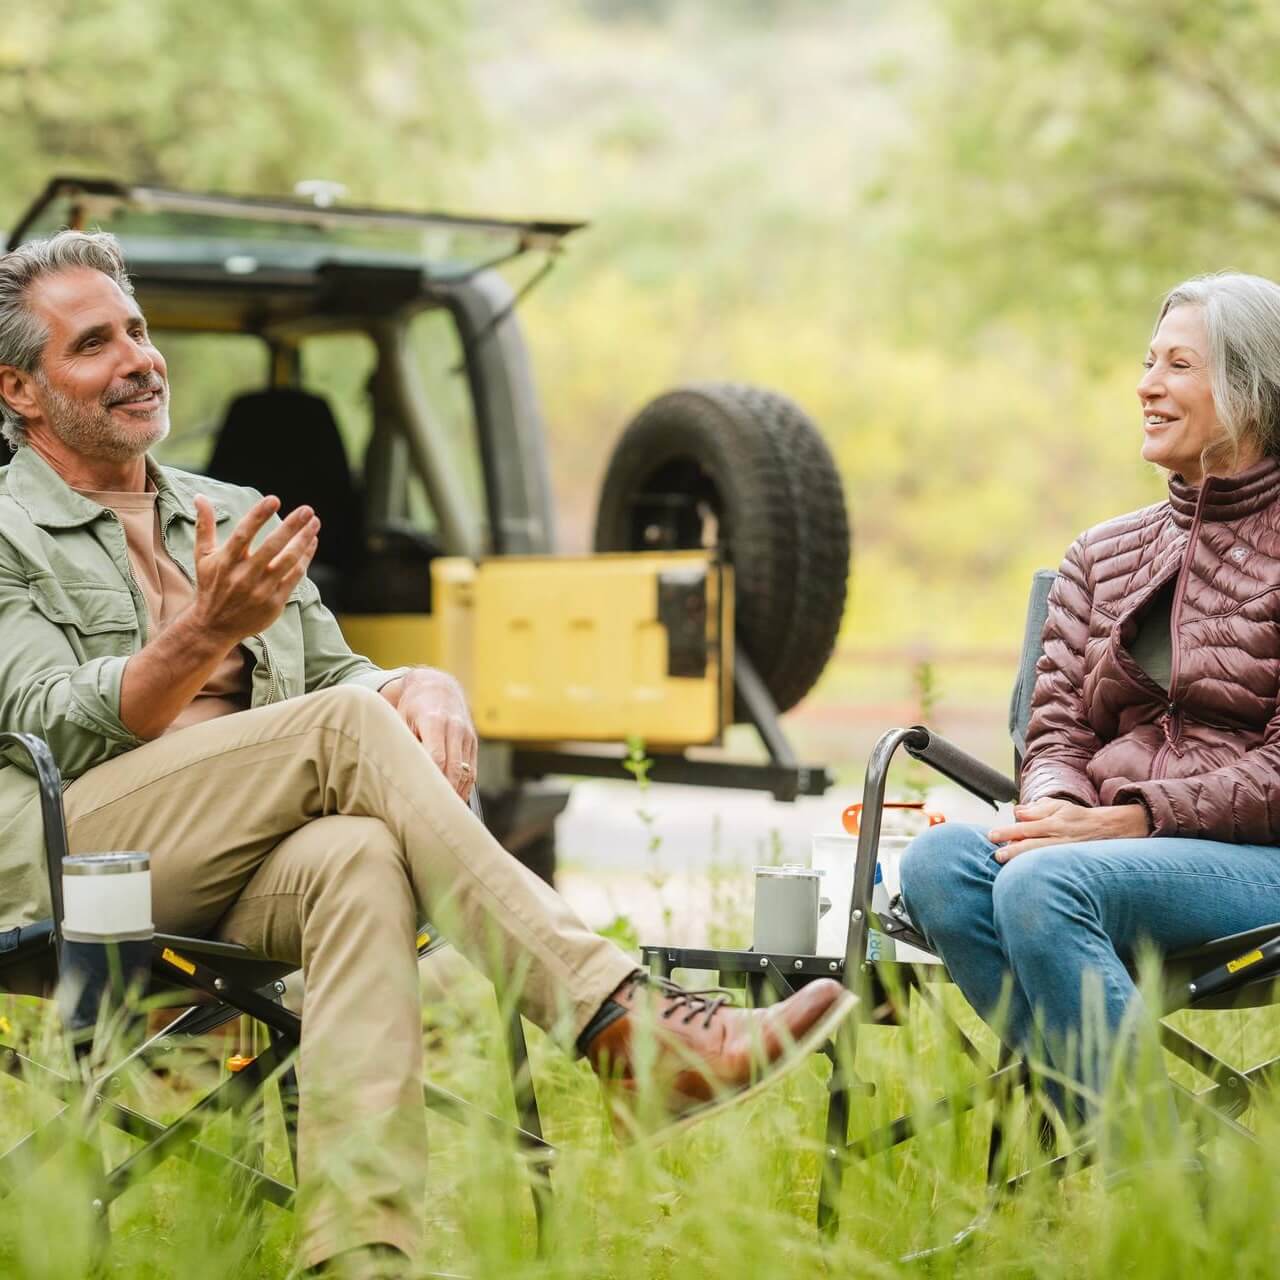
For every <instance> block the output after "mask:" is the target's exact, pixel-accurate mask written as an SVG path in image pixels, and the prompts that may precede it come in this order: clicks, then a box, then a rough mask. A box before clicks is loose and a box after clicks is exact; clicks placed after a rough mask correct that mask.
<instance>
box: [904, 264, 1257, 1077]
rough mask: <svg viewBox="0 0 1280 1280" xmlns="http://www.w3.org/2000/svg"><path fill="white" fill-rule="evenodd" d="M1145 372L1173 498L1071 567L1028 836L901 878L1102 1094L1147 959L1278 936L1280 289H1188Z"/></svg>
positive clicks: (1058, 586) (996, 987)
mask: <svg viewBox="0 0 1280 1280" xmlns="http://www.w3.org/2000/svg"><path fill="white" fill-rule="evenodd" d="M1145 368H1146V371H1145V373H1144V374H1143V376H1142V379H1141V381H1140V382H1139V383H1138V388H1137V390H1138V399H1139V400H1140V401H1141V404H1142V413H1143V443H1142V456H1143V457H1144V458H1145V459H1147V461H1149V462H1153V463H1155V464H1157V465H1158V466H1160V467H1163V468H1164V469H1165V470H1166V471H1167V472H1168V473H1169V497H1168V500H1167V501H1165V502H1161V503H1158V504H1157V505H1155V506H1151V507H1146V508H1144V509H1143V510H1141V511H1135V512H1133V513H1131V514H1129V515H1124V516H1120V517H1118V518H1116V519H1114V520H1110V521H1107V522H1106V523H1105V524H1101V525H1098V526H1097V527H1095V528H1093V529H1090V530H1088V531H1087V532H1085V533H1084V534H1082V535H1081V536H1080V537H1079V538H1078V539H1077V540H1076V542H1075V543H1074V544H1073V546H1072V547H1071V548H1070V550H1069V551H1068V552H1067V556H1066V559H1065V560H1064V561H1063V564H1062V568H1061V571H1060V573H1059V576H1058V579H1057V581H1056V582H1055V584H1054V587H1053V591H1052V593H1051V594H1050V597H1049V614H1048V618H1047V621H1046V623H1045V630H1044V656H1043V657H1042V658H1041V660H1040V664H1039V667H1038V674H1037V680H1036V687H1035V695H1034V699H1033V703H1032V715H1031V723H1030V728H1029V730H1028V735H1027V751H1026V758H1025V761H1024V764H1023V768H1022V778H1021V803H1020V804H1019V805H1017V806H1016V807H1015V808H1014V811H1013V815H1014V821H1013V822H1012V823H1011V824H1009V825H1006V826H999V827H996V828H994V829H992V830H990V831H983V830H982V829H980V828H977V827H968V826H961V825H944V826H939V827H935V828H933V829H932V830H931V831H929V832H928V833H926V834H924V835H922V836H920V837H919V839H917V840H916V841H914V842H913V844H912V845H911V847H910V848H909V849H908V851H907V853H906V856H905V861H904V863H903V868H902V887H903V898H904V900H905V903H906V906H907V909H908V910H909V912H910V914H911V916H912V918H913V919H914V921H915V922H916V924H917V926H919V927H920V928H921V929H922V931H923V932H924V934H925V936H926V937H927V938H928V940H929V942H930V944H931V945H932V946H933V947H934V949H935V950H936V951H937V952H938V954H939V955H940V956H941V957H942V958H943V960H944V961H945V962H946V964H947V967H948V969H949V970H950V972H951V976H952V977H953V978H954V980H955V981H956V983H957V984H958V985H959V986H960V988H961V990H962V991H963V992H964V994H965V996H966V997H967V998H968V1000H969V1001H970V1003H971V1004H972V1005H973V1006H974V1008H975V1009H976V1010H977V1011H978V1012H979V1013H980V1014H982V1015H983V1016H984V1017H985V1018H986V1019H987V1020H988V1021H991V1022H993V1023H995V1024H996V1025H997V1026H998V1029H999V1030H1000V1032H1001V1034H1002V1036H1003V1038H1004V1039H1005V1042H1006V1043H1007V1044H1009V1045H1010V1046H1011V1047H1013V1048H1016V1049H1019V1050H1030V1049H1031V1048H1032V1040H1033V1033H1034V1034H1035V1036H1036V1037H1037V1041H1038V1040H1039V1039H1040V1038H1042V1041H1043V1046H1042V1047H1043V1051H1044V1053H1045V1055H1046V1056H1047V1059H1048V1062H1049V1064H1050V1066H1051V1068H1052V1069H1053V1071H1054V1074H1056V1075H1059V1076H1063V1077H1067V1078H1070V1079H1074V1080H1075V1081H1077V1082H1078V1083H1079V1084H1081V1085H1083V1086H1084V1087H1085V1088H1086V1089H1087V1090H1089V1091H1091V1092H1094V1093H1095V1094H1096V1093H1100V1092H1101V1091H1102V1090H1103V1089H1104V1088H1105V1086H1106V1084H1107V1081H1108V1075H1109V1072H1110V1070H1111V1069H1112V1066H1113V1065H1114V1064H1113V1059H1112V1054H1113V1051H1114V1045H1115V1035H1116V1032H1117V1031H1118V1030H1119V1029H1120V1027H1121V1023H1122V1021H1123V1020H1124V1019H1125V1017H1126V1014H1129V1015H1130V1016H1131V1015H1132V1011H1133V1010H1134V1008H1135V1007H1136V991H1135V987H1134V983H1133V980H1132V978H1131V977H1130V975H1129V972H1128V970H1127V969H1126V965H1125V961H1126V960H1132V958H1133V957H1134V955H1135V954H1136V953H1137V951H1138V950H1139V948H1141V947H1142V946H1143V944H1144V943H1151V944H1154V945H1155V946H1156V947H1158V948H1159V949H1160V950H1162V951H1164V952H1170V951H1176V950H1178V949H1179V948H1182V947H1188V946H1192V945H1195V944H1197V943H1202V942H1205V941H1207V940H1209V939H1211V938H1215V937H1221V936H1223V935H1226V934H1231V933H1236V932H1239V931H1240V930H1244V929H1251V928H1254V927H1257V926H1260V925H1266V924H1269V923H1272V922H1275V921H1280V848H1277V847H1276V846H1277V845H1278V844H1280V708H1278V706H1277V694H1278V692H1280V625H1277V624H1278V623H1280V458H1278V457H1277V455H1278V454H1280V286H1278V285H1276V284H1274V283H1272V282H1271V281H1269V280H1263V279H1261V278H1259V277H1257V276H1247V275H1236V274H1228V275H1218V276H1205V277H1200V278H1198V279H1194V280H1190V281H1188V282H1186V283H1185V284H1182V285H1179V286H1178V287H1177V288H1176V289H1174V290H1173V291H1172V292H1171V293H1170V294H1169V295H1168V297H1167V298H1166V299H1165V302H1164V306H1163V307H1162V309H1161V311H1160V316H1159V320H1158V322H1157V325H1156V330H1155V334H1154V336H1153V338H1152V340H1151V347H1150V350H1149V352H1148V353H1147V358H1146V361H1145ZM1090 988H1093V990H1094V993H1095V995H1096V997H1097V999H1098V1004H1099V1008H1100V1016H1099V1015H1095V1014H1094V1013H1093V1012H1092V1011H1091V1009H1090V1004H1089V1002H1090V1000H1091V999H1092V998H1093V997H1092V996H1090ZM1100 1022H1101V1023H1102V1024H1103V1026H1102V1027H1101V1028H1100V1031H1101V1034H1095V1028H1097V1026H1098V1023H1100Z"/></svg>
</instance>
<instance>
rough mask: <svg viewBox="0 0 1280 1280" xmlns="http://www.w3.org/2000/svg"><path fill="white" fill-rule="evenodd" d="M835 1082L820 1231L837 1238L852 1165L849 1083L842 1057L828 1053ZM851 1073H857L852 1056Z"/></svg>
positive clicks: (852, 1043) (853, 1037) (851, 1045)
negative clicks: (847, 1167) (848, 1166)
mask: <svg viewBox="0 0 1280 1280" xmlns="http://www.w3.org/2000/svg"><path fill="white" fill-rule="evenodd" d="M856 1045H857V1032H856V1028H851V1029H850V1035H849V1040H848V1041H847V1046H848V1051H849V1053H850V1055H852V1054H853V1052H854V1051H855V1049H856ZM828 1056H829V1057H830V1059H831V1078H830V1079H829V1080H828V1081H827V1122H826V1132H825V1134H824V1137H823V1143H822V1178H821V1181H820V1182H819V1184H818V1230H819V1231H821V1232H823V1233H824V1234H826V1235H828V1236H834V1235H835V1233H836V1231H837V1230H838V1229H839V1227H840V1192H841V1189H842V1188H843V1186H844V1169H845V1164H846V1163H847V1161H848V1156H847V1153H846V1150H845V1149H846V1147H847V1146H848V1143H849V1083H848V1080H847V1079H846V1073H845V1070H844V1069H842V1067H841V1063H840V1055H839V1053H837V1052H836V1051H835V1050H828ZM848 1072H849V1073H850V1074H852V1072H853V1060H852V1056H850V1060H849V1065H848Z"/></svg>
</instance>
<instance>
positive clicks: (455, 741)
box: [382, 667, 479, 800]
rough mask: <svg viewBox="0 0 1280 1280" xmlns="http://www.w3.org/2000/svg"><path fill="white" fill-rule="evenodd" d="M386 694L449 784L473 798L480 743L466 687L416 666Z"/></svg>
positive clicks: (441, 674) (465, 795) (442, 675)
mask: <svg viewBox="0 0 1280 1280" xmlns="http://www.w3.org/2000/svg"><path fill="white" fill-rule="evenodd" d="M382 694H383V697H385V698H386V699H387V701H388V702H390V703H391V705H392V706H393V707H395V709H396V710H397V711H398V712H399V713H400V718H401V719H402V720H403V721H404V722H405V724H407V725H408V726H409V728H410V729H411V730H412V731H413V736H414V737H415V738H417V739H418V741H419V742H421V743H422V745H423V746H424V747H426V749H427V752H428V753H429V754H430V756H431V759H432V760H434V761H435V763H436V767H437V768H438V769H439V770H440V772H441V773H443V774H444V776H445V777H446V778H447V779H448V780H449V785H450V786H451V787H452V788H453V789H454V790H455V791H456V792H457V793H458V794H459V795H460V796H461V797H462V798H463V799H464V800H467V799H469V798H470V796H471V788H472V787H474V786H475V783H476V753H477V748H478V745H479V744H478V742H477V740H476V730H475V725H473V724H472V723H471V713H470V712H469V711H468V710H467V700H466V698H465V697H464V696H463V693H462V686H461V685H460V684H459V683H458V682H457V681H456V680H455V679H454V678H453V677H452V676H449V675H445V673H444V672H443V671H431V670H428V669H426V668H420V667H415V668H414V669H413V670H412V671H410V672H408V673H407V674H406V675H404V676H402V677H401V678H400V679H399V680H393V681H392V682H391V683H390V684H389V685H387V686H386V687H385V688H384V689H383V691H382Z"/></svg>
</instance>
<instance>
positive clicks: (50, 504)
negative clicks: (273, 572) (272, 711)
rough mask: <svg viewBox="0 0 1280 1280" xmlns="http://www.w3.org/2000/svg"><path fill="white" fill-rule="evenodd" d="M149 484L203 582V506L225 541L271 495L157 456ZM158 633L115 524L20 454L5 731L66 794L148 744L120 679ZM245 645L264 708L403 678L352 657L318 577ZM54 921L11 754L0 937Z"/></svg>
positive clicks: (3, 614) (0, 572) (12, 497)
mask: <svg viewBox="0 0 1280 1280" xmlns="http://www.w3.org/2000/svg"><path fill="white" fill-rule="evenodd" d="M147 472H148V474H149V475H150V477H151V480H152V483H153V484H154V485H155V487H156V490H157V492H158V495H159V496H158V499H157V508H158V510H159V513H160V528H161V532H162V534H163V537H164V544H165V547H166V548H167V550H168V552H169V554H170V555H171V556H172V557H173V558H174V560H176V561H177V562H178V564H179V565H180V566H181V567H182V568H183V569H184V570H185V571H186V572H187V574H188V575H190V576H191V578H192V580H193V581H194V578H195V563H194V557H195V529H196V509H195V503H194V500H193V499H194V497H195V495H196V494H197V493H203V494H206V495H207V496H208V497H209V499H210V500H211V501H212V503H213V507H214V512H215V514H216V516H217V526H218V541H219V542H223V541H225V539H226V537H227V534H228V533H229V532H230V530H231V529H232V528H233V527H234V525H235V523H236V521H238V520H239V519H240V517H241V516H242V515H243V514H244V513H245V512H246V511H248V509H249V508H250V507H251V506H253V504H254V503H255V502H256V501H257V500H258V498H259V497H260V496H261V495H260V494H258V493H257V492H255V491H254V490H253V489H245V488H240V487H238V486H236V485H228V484H222V483H220V482H219V481H217V480H210V479H208V478H207V477H205V476H197V475H191V474H189V473H187V472H184V471H175V470H173V469H172V468H170V467H161V466H159V465H157V464H156V463H154V462H152V461H151V459H149V458H148V459H147ZM272 523H273V524H274V523H276V521H275V520H274V518H273V521H272ZM147 631H148V620H147V609H146V604H145V602H144V600H143V597H142V593H141V592H140V591H139V589H138V585H137V582H136V581H135V580H134V577H133V572H132V570H131V569H130V567H129V556H128V552H127V550H126V547H125V537H124V529H123V528H122V527H121V525H120V521H119V519H118V517H117V516H116V514H115V512H113V511H110V510H108V509H107V508H105V507H100V506H99V505H98V504H97V503H96V502H91V501H89V499H87V498H85V497H82V496H81V495H80V494H78V493H76V492H75V490H74V489H72V488H70V486H68V485H67V484H66V482H65V481H63V479H62V478H61V477H60V476H59V475H58V474H57V472H56V471H54V470H53V468H52V467H50V466H49V465H48V463H46V462H45V461H44V460H43V459H42V458H41V457H40V455H39V454H38V453H36V452H35V451H34V450H33V449H30V448H22V449H19V450H18V452H17V454H16V455H15V457H14V460H13V462H12V463H11V464H10V465H9V466H7V467H3V468H0V729H5V730H8V731H10V732H26V733H33V734H35V735H37V736H38V737H41V738H43V739H44V740H45V741H46V742H47V743H48V744H49V747H50V748H51V750H52V751H53V756H54V759H55V760H56V761H57V763H58V768H59V769H60V770H61V772H62V780H63V785H64V786H66V784H67V783H70V782H72V781H74V780H75V779H76V778H78V777H79V776H80V775H81V774H82V773H84V772H85V771H86V770H88V769H92V768H93V767H94V765H97V764H101V763H102V762H103V761H104V760H110V759H111V758H112V757H113V756H116V755H119V754H120V753H121V752H122V751H129V750H131V749H132V748H133V747H137V746H141V745H142V739H140V738H137V737H135V736H134V735H133V734H132V733H130V732H129V730H128V729H126V728H125V726H124V725H123V724H122V723H121V721H120V681H121V677H122V675H123V672H124V667H125V663H126V662H127V661H128V659H129V657H130V655H131V654H134V653H136V652H137V651H138V650H139V649H140V648H141V647H142V646H143V645H144V644H145V643H146V642H147V638H148V637H147ZM244 646H245V648H246V649H248V651H249V653H250V654H251V655H252V659H253V668H252V672H253V684H252V699H251V705H252V706H254V707H262V706H266V705H267V704H269V703H272V702H281V701H283V700H284V699H285V698H295V697H298V696H299V695H300V694H303V693H311V692H313V691H314V690H317V689H324V688H327V687H329V686H330V685H335V684H361V685H365V686H367V687H368V688H371V689H378V688H381V686H382V685H384V684H386V683H387V682H388V681H389V680H391V679H393V678H394V677H395V676H396V675H398V674H399V672H394V671H384V670H382V669H381V668H379V667H376V666H374V664H373V663H372V662H370V661H369V660H368V659H367V658H362V657H360V656H359V655H358V654H354V653H352V652H351V650H350V649H349V648H348V647H347V645H346V642H345V641H344V640H343V638H342V633H341V632H340V631H339V630H338V624H337V622H336V621H335V620H334V617H333V614H331V613H330V612H329V610H328V609H326V608H325V607H324V605H322V604H321V603H320V595H319V592H318V591H317V590H316V588H315V585H314V583H312V582H311V580H310V579H309V578H303V579H302V581H301V582H300V583H299V584H298V585H297V587H295V588H294V590H293V593H292V594H291V595H290V596H289V600H288V603H287V604H286V605H285V608H284V612H283V613H282V614H281V615H280V617H279V618H278V619H277V620H276V621H275V622H274V623H273V624H272V625H271V626H270V627H268V628H267V629H266V630H265V631H264V632H263V633H262V634H261V635H256V636H250V637H249V638H248V639H246V640H245V641H244ZM48 914H49V890H48V877H47V873H46V870H45V861H44V840H43V831H42V827H41V822H40V808H39V803H38V796H37V791H36V781H35V777H34V776H33V774H32V773H31V766H30V763H29V761H28V759H27V757H26V755H25V754H24V753H22V752H21V751H19V750H17V749H16V748H10V749H9V750H6V751H3V752H0V925H3V926H5V927H12V926H13V925H20V924H30V923H32V922H33V921H36V920H41V919H44V918H46V917H47V916H48Z"/></svg>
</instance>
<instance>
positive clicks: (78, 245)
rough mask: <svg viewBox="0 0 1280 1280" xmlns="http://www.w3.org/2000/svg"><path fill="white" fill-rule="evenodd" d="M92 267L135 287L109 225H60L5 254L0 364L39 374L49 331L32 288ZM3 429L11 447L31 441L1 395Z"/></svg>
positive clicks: (1, 261)
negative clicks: (34, 307) (32, 303)
mask: <svg viewBox="0 0 1280 1280" xmlns="http://www.w3.org/2000/svg"><path fill="white" fill-rule="evenodd" d="M78 267H90V268H92V269H93V270H94V271H101V272H102V273H103V275H106V276H110V277H111V279H112V280H114V281H115V282H116V284H118V285H119V286H120V288H121V289H123V290H124V291H125V293H128V294H132V293H133V285H132V284H131V283H130V280H129V273H128V271H127V270H126V269H125V265H124V254H123V253H122V252H121V251H120V242H119V241H118V240H117V239H116V238H115V236H113V235H111V234H109V233H108V232H106V231H95V232H85V231H59V232H58V233H57V235H53V236H49V237H48V238H47V239H44V240H28V241H27V243H26V244H20V245H19V246H18V247H17V248H16V249H14V250H13V251H12V252H11V253H6V254H3V255H0V365H6V364H7V365H12V366H13V367H14V368H15V369H21V370H22V372H23V373H34V374H37V375H38V374H39V370H40V359H41V357H42V356H43V355H44V344H45V343H46V342H47V341H48V339H49V332H48V330H47V329H46V328H45V326H44V325H43V324H41V322H40V320H39V319H38V318H37V317H36V316H35V314H34V313H33V312H32V311H31V308H30V307H29V306H28V305H27V291H28V290H29V289H30V288H31V286H32V285H33V284H34V283H35V282H36V281H37V280H40V279H42V278H43V277H44V276H51V275H54V274H56V273H57V272H59V271H70V270H73V269H75V268H78ZM0 435H2V436H3V437H4V438H5V440H6V441H7V442H8V444H9V447H10V448H12V449H17V448H20V447H21V446H22V445H24V444H26V442H27V441H26V436H27V427H26V423H25V422H24V421H23V419H22V416H21V415H20V414H18V413H15V412H14V410H13V409H12V408H10V406H9V405H8V404H7V403H6V402H5V399H4V397H3V396H0Z"/></svg>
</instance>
